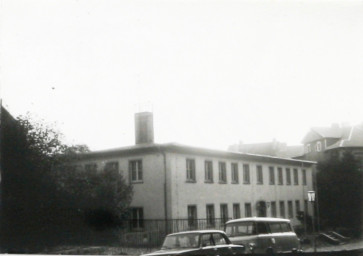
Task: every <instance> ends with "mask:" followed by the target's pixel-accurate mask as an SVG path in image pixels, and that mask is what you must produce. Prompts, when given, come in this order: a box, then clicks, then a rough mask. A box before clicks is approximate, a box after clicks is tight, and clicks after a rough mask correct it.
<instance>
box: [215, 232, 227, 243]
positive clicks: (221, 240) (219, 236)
mask: <svg viewBox="0 0 363 256" xmlns="http://www.w3.org/2000/svg"><path fill="white" fill-rule="evenodd" d="M213 240H214V243H215V244H216V245H221V244H227V241H226V239H225V238H224V236H223V235H222V234H219V233H214V234H213Z"/></svg>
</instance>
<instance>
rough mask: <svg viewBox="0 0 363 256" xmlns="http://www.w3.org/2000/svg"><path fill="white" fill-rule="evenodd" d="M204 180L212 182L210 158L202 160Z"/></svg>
mask: <svg viewBox="0 0 363 256" xmlns="http://www.w3.org/2000/svg"><path fill="white" fill-rule="evenodd" d="M209 167H210V168H209ZM209 176H210V177H209ZM204 182H205V183H213V161H212V160H205V161H204Z"/></svg>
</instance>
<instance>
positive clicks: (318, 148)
mask: <svg viewBox="0 0 363 256" xmlns="http://www.w3.org/2000/svg"><path fill="white" fill-rule="evenodd" d="M316 151H317V152H320V151H321V142H320V141H318V142H317V143H316Z"/></svg>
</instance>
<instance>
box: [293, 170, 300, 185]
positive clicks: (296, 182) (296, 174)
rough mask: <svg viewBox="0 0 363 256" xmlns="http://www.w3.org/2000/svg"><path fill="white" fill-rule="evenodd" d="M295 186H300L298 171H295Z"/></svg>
mask: <svg viewBox="0 0 363 256" xmlns="http://www.w3.org/2000/svg"><path fill="white" fill-rule="evenodd" d="M294 185H299V173H298V170H297V169H294Z"/></svg>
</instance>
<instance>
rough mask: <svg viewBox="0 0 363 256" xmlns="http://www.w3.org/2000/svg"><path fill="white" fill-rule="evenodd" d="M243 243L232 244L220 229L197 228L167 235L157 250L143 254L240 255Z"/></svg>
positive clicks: (147, 255)
mask: <svg viewBox="0 0 363 256" xmlns="http://www.w3.org/2000/svg"><path fill="white" fill-rule="evenodd" d="M244 252H245V247H244V246H243V245H234V244H232V243H231V241H230V240H229V239H228V237H227V236H226V234H225V233H224V232H223V231H220V230H197V231H187V232H180V233H174V234H170V235H167V236H166V237H165V240H164V243H163V245H162V247H161V249H160V250H159V251H156V252H153V253H149V254H144V255H143V256H158V255H164V256H166V255H208V256H209V255H211V256H223V255H236V256H237V255H241V254H244Z"/></svg>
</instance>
